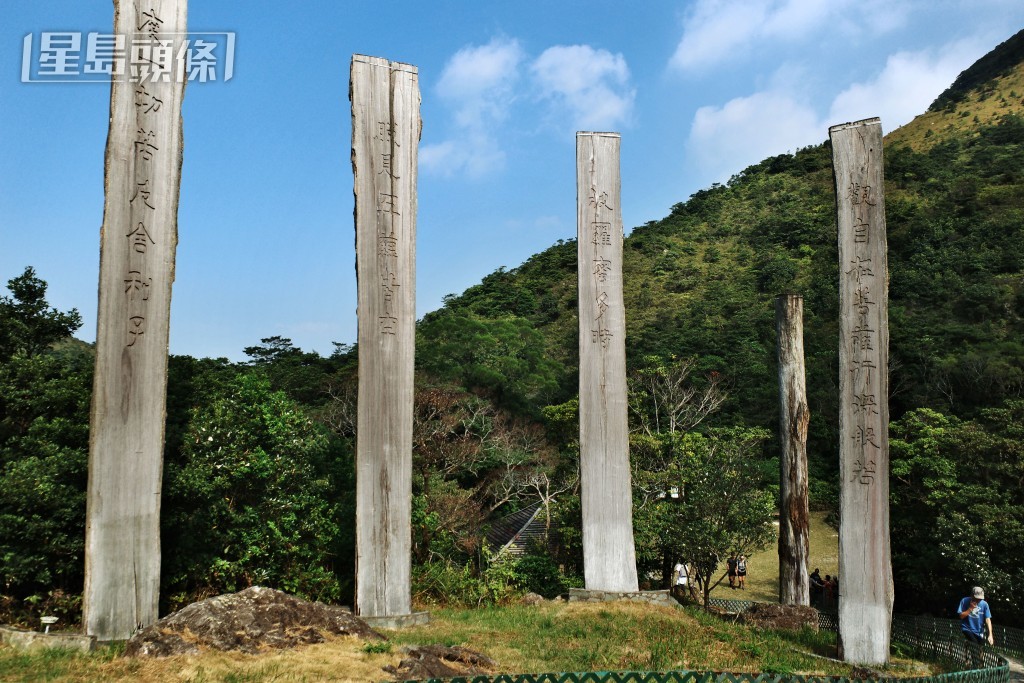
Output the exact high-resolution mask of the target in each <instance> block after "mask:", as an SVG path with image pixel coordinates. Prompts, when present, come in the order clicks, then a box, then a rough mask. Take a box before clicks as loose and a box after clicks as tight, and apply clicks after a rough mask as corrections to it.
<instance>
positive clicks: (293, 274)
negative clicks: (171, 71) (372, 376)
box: [0, 0, 1024, 360]
mask: <svg viewBox="0 0 1024 683" xmlns="http://www.w3.org/2000/svg"><path fill="white" fill-rule="evenodd" d="M3 16H4V18H3V21H2V22H0V281H3V282H6V281H7V280H8V279H10V278H11V277H14V276H16V275H19V274H20V273H21V272H22V270H23V269H24V267H25V266H26V265H32V266H34V267H35V268H36V270H37V273H38V274H39V276H40V277H42V278H43V279H44V280H46V281H47V282H48V283H49V285H50V290H49V297H50V300H51V302H52V303H53V304H54V305H55V306H57V307H58V308H60V309H62V310H64V309H69V308H72V307H74V308H77V309H78V310H79V311H80V312H81V313H82V315H83V317H84V320H85V324H84V325H83V327H82V329H81V330H80V331H79V333H78V335H77V336H79V337H80V338H81V339H85V340H87V341H92V340H93V339H95V329H96V286H97V285H96V283H97V278H98V269H99V231H100V224H101V222H102V215H103V151H104V145H105V142H106V134H107V117H108V114H109V86H107V85H105V84H88V83H71V84H53V83H49V84H24V83H21V82H20V73H21V62H22V40H23V39H24V37H25V35H26V34H30V33H31V34H35V35H36V36H37V37H38V36H39V34H40V32H43V31H83V32H88V31H99V32H101V33H102V32H108V33H109V32H110V31H111V25H112V20H113V5H112V3H111V2H109V1H101V0H16V1H15V0H12V1H10V2H6V3H4V9H3ZM1022 27H1024V2H1021V1H1020V0H963V1H956V2H954V1H952V0H884V1H883V0H859V1H854V0H690V1H685V2H684V1H677V2H668V1H657V0H656V1H652V2H637V3H623V2H608V1H605V0H591V1H590V2H586V3H584V2H564V3H552V2H536V1H534V0H520V1H518V2H454V1H446V2H445V1H442V2H397V1H396V2H391V3H367V2H358V3H357V2H347V1H338V2H326V1H324V2H303V3H286V2H280V0H275V1H274V2H270V1H266V0H248V1H246V2H238V1H237V0H234V1H231V2H228V1H226V0H193V1H192V2H191V7H190V8H189V28H190V30H192V31H208V32H212V31H234V32H236V35H237V43H236V52H235V72H234V77H233V79H232V80H231V81H229V82H227V83H207V84H190V85H189V86H188V88H187V89H186V94H185V104H184V108H183V115H184V133H185V154H184V165H183V170H182V185H181V201H180V206H179V214H178V237H179V244H178V252H177V276H176V280H175V284H174V293H173V303H172V310H171V338H170V350H171V352H172V353H178V354H190V355H194V356H226V357H229V358H231V359H235V360H239V359H243V358H244V354H243V353H242V349H243V348H244V347H245V346H250V345H254V344H256V343H258V342H259V339H260V338H261V337H267V336H271V335H281V336H284V337H289V338H291V339H292V340H293V341H294V342H295V344H296V345H298V346H300V347H302V348H304V349H307V350H316V351H319V352H321V353H324V354H327V353H330V352H331V350H332V347H331V342H332V341H339V342H345V343H351V342H353V341H354V340H355V337H356V316H355V307H356V283H355V266H354V263H355V254H354V247H353V245H354V231H353V223H352V171H351V162H350V144H351V143H350V135H351V131H350V125H351V118H350V117H351V114H350V109H349V102H348V73H349V62H350V59H351V56H352V54H353V53H362V54H368V55H373V56H380V57H386V58H388V59H392V60H397V61H403V62H408V63H411V64H414V65H416V66H417V67H419V73H420V89H421V92H422V96H423V103H422V117H423V138H422V141H421V143H420V172H419V217H418V244H417V279H418V281H417V308H418V311H419V315H422V314H423V313H426V312H427V311H430V310H433V309H435V308H437V307H438V306H439V305H440V304H441V298H442V297H443V296H444V295H445V294H448V293H454V292H461V291H462V290H463V289H465V288H466V287H467V286H469V285H472V284H474V283H476V282H479V280H480V279H481V278H482V277H483V276H484V275H486V274H487V273H489V272H492V271H493V270H495V269H496V268H498V267H501V266H505V267H508V268H514V267H515V266H517V265H519V264H520V263H522V261H523V260H525V259H526V258H528V257H529V256H530V255H531V254H534V253H536V252H538V251H540V250H542V249H544V248H546V247H547V246H549V245H551V244H552V243H554V242H555V241H556V240H559V239H568V238H572V237H574V236H575V230H576V219H575V206H576V202H575V169H574V167H573V165H574V159H575V131H577V130H610V131H619V132H621V134H622V205H623V219H624V223H625V225H626V229H627V231H628V230H629V229H631V228H632V227H633V226H637V225H642V224H643V223H645V222H647V221H651V220H657V219H659V218H661V217H663V216H664V215H666V214H667V213H668V211H669V209H670V207H671V206H672V205H673V204H675V203H676V202H679V201H683V200H685V199H686V198H687V197H689V195H690V194H692V193H693V192H695V191H696V190H699V189H701V188H704V187H707V186H708V185H710V184H711V183H713V182H719V181H724V180H726V179H728V178H729V176H730V175H732V174H733V173H736V172H737V171H740V170H742V169H743V168H744V167H745V166H747V165H749V164H752V163H755V162H757V161H759V160H761V159H762V158H764V157H766V156H769V155H772V154H779V153H782V152H786V151H793V150H795V149H797V148H799V147H802V146H805V145H810V144H816V143H819V142H821V141H823V140H824V139H825V138H826V137H827V134H828V126H829V125H832V124H835V123H842V122H844V121H850V120H854V119H858V118H865V117H868V116H880V117H881V118H882V126H883V129H884V130H886V131H889V130H892V129H893V128H896V127H898V126H899V125H902V124H905V123H907V122H908V121H910V120H911V119H912V118H913V117H914V116H915V115H916V114H919V113H922V112H923V111H924V109H925V108H926V107H927V106H928V104H929V103H930V102H931V101H932V100H933V99H934V98H935V96H936V95H938V94H939V93H940V92H941V91H942V90H943V89H945V88H946V87H947V86H948V85H949V84H950V83H951V82H952V80H953V79H954V78H955V77H956V75H957V74H958V73H959V72H960V71H962V70H963V69H965V68H966V67H968V66H969V65H970V64H971V63H973V62H974V61H975V60H976V59H977V58H978V57H980V56H981V55H983V54H984V53H986V52H987V51H988V50H990V49H991V48H992V47H994V46H995V45H996V44H998V43H999V42H1001V41H1003V40H1005V39H1006V38H1008V37H1009V36H1011V35H1012V34H1013V33H1015V32H1016V31H1018V30H1019V29H1021V28H1022Z"/></svg>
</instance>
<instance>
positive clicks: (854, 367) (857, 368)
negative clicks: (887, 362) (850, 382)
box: [850, 358, 878, 387]
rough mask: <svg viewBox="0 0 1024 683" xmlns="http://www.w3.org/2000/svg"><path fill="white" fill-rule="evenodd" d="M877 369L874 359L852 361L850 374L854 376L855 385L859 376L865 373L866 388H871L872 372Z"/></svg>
mask: <svg viewBox="0 0 1024 683" xmlns="http://www.w3.org/2000/svg"><path fill="white" fill-rule="evenodd" d="M877 369H878V366H877V365H875V361H874V360H873V359H870V358H865V359H862V360H857V359H851V360H850V374H852V375H853V379H854V383H856V380H857V378H858V376H859V375H860V374H861V373H862V372H863V373H864V386H865V387H867V386H871V371H872V370H877Z"/></svg>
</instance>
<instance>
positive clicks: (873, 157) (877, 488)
mask: <svg viewBox="0 0 1024 683" xmlns="http://www.w3.org/2000/svg"><path fill="white" fill-rule="evenodd" d="M829 138H831V140H832V162H833V165H834V168H835V182H836V210H837V215H838V222H839V272H840V275H839V279H840V281H839V314H840V326H839V396H840V408H839V432H840V437H841V441H840V443H841V445H840V449H839V474H840V477H842V482H841V489H840V528H839V574H840V583H839V636H840V647H841V651H842V657H843V658H844V659H845V660H846V661H848V662H856V663H861V664H883V663H885V662H886V661H888V659H889V637H890V628H891V620H892V603H893V584H892V564H891V562H890V555H889V374H888V360H889V315H888V297H889V291H888V289H889V274H888V272H889V271H888V265H887V252H886V232H885V196H884V186H883V173H882V126H881V122H880V121H879V120H878V119H877V118H875V119H867V120H864V121H857V122H854V123H847V124H843V125H840V126H833V127H831V128H830V129H829Z"/></svg>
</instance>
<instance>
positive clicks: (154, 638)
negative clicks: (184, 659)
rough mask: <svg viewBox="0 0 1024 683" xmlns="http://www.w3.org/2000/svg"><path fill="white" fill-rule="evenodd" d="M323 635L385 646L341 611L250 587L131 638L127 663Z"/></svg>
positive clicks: (251, 649)
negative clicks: (351, 638)
mask: <svg viewBox="0 0 1024 683" xmlns="http://www.w3.org/2000/svg"><path fill="white" fill-rule="evenodd" d="M324 634H332V635H351V636H359V637H360V638H365V639H369V640H384V636H382V635H381V634H379V633H377V632H376V631H374V630H373V629H371V628H370V627H369V626H367V625H366V623H365V622H363V621H362V620H361V619H359V618H358V617H356V616H355V615H353V614H352V612H351V611H350V610H349V609H348V608H345V607H337V606H334V605H325V604H323V603H319V602H307V601H306V600H301V599H299V598H296V597H294V596H292V595H288V594H287V593H282V592H281V591H277V590H273V589H271V588H261V587H259V586H253V587H252V588H246V589H245V590H243V591H241V592H239V593H229V594H227V595H218V596H217V597H214V598H209V599H207V600H202V601H200V602H195V603H192V604H191V605H189V606H188V607H185V608H183V609H181V610H179V611H177V612H174V613H173V614H169V615H168V616H166V617H164V618H163V619H160V620H159V621H157V622H156V623H154V624H153V625H151V626H149V627H147V628H145V629H143V630H142V631H140V632H138V633H136V634H135V635H134V636H132V638H131V640H129V641H128V644H127V646H126V647H125V656H127V657H166V656H169V655H177V654H195V653H198V652H199V651H200V650H201V649H202V648H209V649H214V650H239V651H241V652H246V653H250V654H252V653H256V652H259V651H261V650H264V649H268V648H288V647H294V646H296V645H301V644H309V643H320V642H323V640H324Z"/></svg>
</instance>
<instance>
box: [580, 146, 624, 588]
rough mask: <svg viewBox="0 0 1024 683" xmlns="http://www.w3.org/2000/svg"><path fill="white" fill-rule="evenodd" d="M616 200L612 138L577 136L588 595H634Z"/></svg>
mask: <svg viewBox="0 0 1024 683" xmlns="http://www.w3.org/2000/svg"><path fill="white" fill-rule="evenodd" d="M619 199H620V187H619V135H618V133H577V134H576V215H577V228H578V240H577V244H578V256H579V261H578V265H577V272H578V276H579V311H580V313H579V320H580V339H579V344H580V469H581V484H582V496H583V499H582V508H583V574H584V580H585V581H586V586H587V588H588V589H590V590H607V591H636V590H638V588H639V585H638V583H637V574H636V551H635V548H634V545H633V493H632V488H631V483H630V472H629V438H628V435H629V432H628V429H627V425H626V405H627V404H626V316H625V306H624V304H623V298H622V207H621V204H620V201H619Z"/></svg>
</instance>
